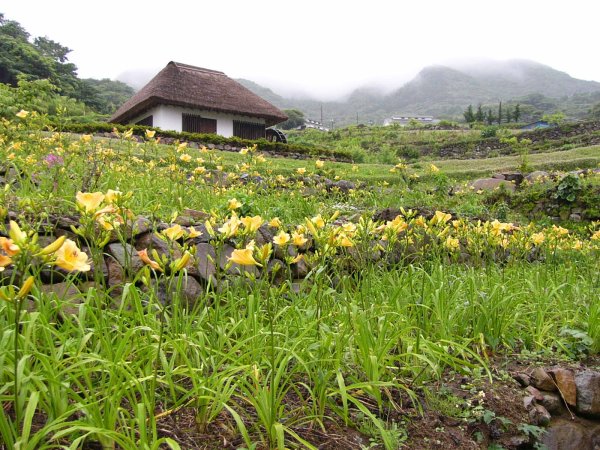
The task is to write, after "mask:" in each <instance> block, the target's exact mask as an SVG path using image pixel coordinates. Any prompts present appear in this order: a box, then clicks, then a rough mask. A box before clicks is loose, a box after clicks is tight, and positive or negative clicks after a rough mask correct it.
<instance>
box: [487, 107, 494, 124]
mask: <svg viewBox="0 0 600 450" xmlns="http://www.w3.org/2000/svg"><path fill="white" fill-rule="evenodd" d="M494 120H496V118H495V117H494V113H493V112H492V109H491V108H490V109H488V112H487V114H486V115H485V121H486V122H487V124H488V125H491V124H493V123H494Z"/></svg>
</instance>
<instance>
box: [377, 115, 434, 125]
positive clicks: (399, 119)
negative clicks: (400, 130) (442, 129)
mask: <svg viewBox="0 0 600 450" xmlns="http://www.w3.org/2000/svg"><path fill="white" fill-rule="evenodd" d="M411 121H415V122H418V123H422V124H429V123H431V124H433V123H438V122H439V120H436V119H434V118H433V116H394V117H390V118H388V119H385V120H384V121H383V125H384V126H388V125H393V124H398V125H403V126H404V125H408V124H409V123H410V122H411Z"/></svg>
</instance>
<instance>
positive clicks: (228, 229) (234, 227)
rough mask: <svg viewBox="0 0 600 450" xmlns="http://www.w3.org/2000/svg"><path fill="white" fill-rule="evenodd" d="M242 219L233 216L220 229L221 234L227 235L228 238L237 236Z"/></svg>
mask: <svg viewBox="0 0 600 450" xmlns="http://www.w3.org/2000/svg"><path fill="white" fill-rule="evenodd" d="M240 223H241V222H240V219H238V217H237V216H236V215H235V214H233V215H232V216H231V217H230V218H229V220H228V221H227V222H225V223H224V224H223V225H222V226H221V227H220V228H219V229H218V231H219V233H221V234H223V235H225V237H226V238H229V237H231V236H235V235H236V234H237V231H238V228H239V226H240Z"/></svg>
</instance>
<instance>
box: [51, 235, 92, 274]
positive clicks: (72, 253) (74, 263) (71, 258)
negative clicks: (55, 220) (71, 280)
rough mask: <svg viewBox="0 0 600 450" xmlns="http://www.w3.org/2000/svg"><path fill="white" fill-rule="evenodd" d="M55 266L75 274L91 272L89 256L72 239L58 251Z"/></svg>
mask: <svg viewBox="0 0 600 450" xmlns="http://www.w3.org/2000/svg"><path fill="white" fill-rule="evenodd" d="M55 264H56V265H57V266H58V267H60V268H61V269H65V270H68V271H69V272H73V271H75V270H77V271H79V272H87V271H89V270H90V265H89V263H88V256H87V255H86V254H85V253H84V252H82V251H80V250H79V248H77V244H75V242H73V241H72V240H71V239H66V240H65V243H64V244H63V245H62V246H61V247H60V248H59V249H58V250H57V251H56V261H55Z"/></svg>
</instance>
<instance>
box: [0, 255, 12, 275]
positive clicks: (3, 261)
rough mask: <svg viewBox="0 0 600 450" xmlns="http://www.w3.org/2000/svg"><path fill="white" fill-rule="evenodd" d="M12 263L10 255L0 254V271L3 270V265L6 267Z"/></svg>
mask: <svg viewBox="0 0 600 450" xmlns="http://www.w3.org/2000/svg"><path fill="white" fill-rule="evenodd" d="M11 264H12V259H11V258H10V256H6V255H2V254H0V272H2V271H3V270H4V268H5V267H8V266H10V265H11Z"/></svg>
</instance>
